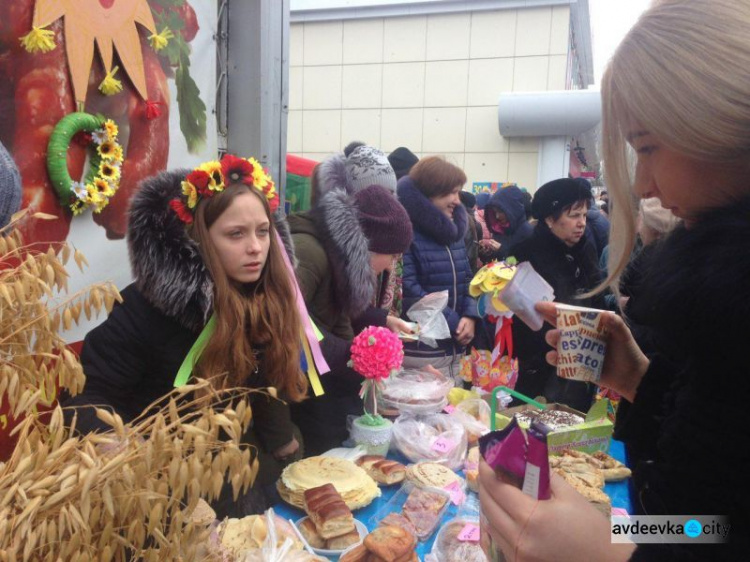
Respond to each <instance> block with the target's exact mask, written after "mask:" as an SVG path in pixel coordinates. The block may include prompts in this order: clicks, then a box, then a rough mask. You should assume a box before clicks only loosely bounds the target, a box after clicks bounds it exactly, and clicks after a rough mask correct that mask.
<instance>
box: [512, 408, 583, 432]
mask: <svg viewBox="0 0 750 562" xmlns="http://www.w3.org/2000/svg"><path fill="white" fill-rule="evenodd" d="M534 420H536V421H538V422H541V423H543V424H544V425H546V426H547V427H549V428H550V429H551V430H552V431H555V430H557V429H561V428H563V427H569V426H572V425H578V424H581V423H583V422H584V421H586V419H585V418H584V417H583V416H579V415H578V414H574V413H572V412H567V411H565V410H554V409H547V410H524V411H523V412H518V413H517V414H516V421H518V423H519V424H520V425H523V426H524V427H528V426H530V425H531V422H532V421H534Z"/></svg>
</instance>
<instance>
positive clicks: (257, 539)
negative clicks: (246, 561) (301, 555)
mask: <svg viewBox="0 0 750 562" xmlns="http://www.w3.org/2000/svg"><path fill="white" fill-rule="evenodd" d="M274 526H275V528H276V545H277V546H281V545H282V544H284V541H285V540H286V539H287V538H289V539H291V541H292V543H293V546H292V549H293V550H302V548H303V545H302V543H301V542H300V540H299V538H298V537H297V533H295V532H294V529H292V528H291V527H290V525H289V522H288V521H285V520H283V519H281V518H279V517H275V518H274ZM218 533H219V537H220V541H221V544H222V545H223V546H224V547H225V548H226V549H227V550H228V551H230V552H231V553H232V554H233V555H234V556H241V555H242V553H244V552H245V551H246V550H251V549H257V548H261V547H262V546H263V543H264V542H265V540H266V537H267V536H268V525H267V523H266V516H265V515H248V516H247V517H243V518H242V519H226V520H225V521H224V522H222V524H221V525H220V526H219V528H218Z"/></svg>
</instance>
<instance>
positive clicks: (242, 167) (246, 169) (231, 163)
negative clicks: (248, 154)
mask: <svg viewBox="0 0 750 562" xmlns="http://www.w3.org/2000/svg"><path fill="white" fill-rule="evenodd" d="M221 173H222V174H224V181H225V182H226V183H227V184H229V183H244V184H246V185H250V186H252V185H253V165H252V164H250V162H248V161H247V160H245V159H244V158H237V157H236V156H233V155H231V154H225V155H224V158H222V159H221Z"/></svg>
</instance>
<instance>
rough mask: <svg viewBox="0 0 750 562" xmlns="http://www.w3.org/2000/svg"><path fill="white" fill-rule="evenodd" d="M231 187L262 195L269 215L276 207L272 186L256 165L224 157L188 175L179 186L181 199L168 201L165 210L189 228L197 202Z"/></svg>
mask: <svg viewBox="0 0 750 562" xmlns="http://www.w3.org/2000/svg"><path fill="white" fill-rule="evenodd" d="M235 183H244V184H245V185H248V186H250V187H254V188H255V189H257V190H258V191H260V192H261V193H263V195H265V196H266V199H267V200H268V205H269V207H270V208H271V212H272V213H273V212H274V211H276V209H277V208H278V207H279V196H278V193H276V185H275V184H274V183H273V180H272V179H271V175H270V174H269V173H268V172H267V171H266V170H264V169H263V166H261V165H260V162H258V161H257V160H256V159H255V158H247V159H245V158H238V157H237V156H232V155H231V154H225V155H224V157H223V158H222V159H221V161H220V162H219V161H216V160H212V161H210V162H205V163H203V164H201V165H200V166H198V167H197V168H196V169H194V170H193V171H192V172H190V173H189V174H188V175H187V176H186V177H185V180H184V181H183V182H182V197H180V198H175V199H172V200H171V201H170V202H169V206H170V207H172V209H174V211H175V213H177V216H178V217H179V218H180V220H181V221H182V222H184V223H185V224H193V217H194V215H195V207H196V206H197V205H198V201H199V200H200V199H206V198H210V197H213V196H214V195H216V194H217V193H221V192H222V191H224V189H225V188H226V186H227V185H232V184H235Z"/></svg>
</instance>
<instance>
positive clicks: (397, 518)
mask: <svg viewBox="0 0 750 562" xmlns="http://www.w3.org/2000/svg"><path fill="white" fill-rule="evenodd" d="M378 525H395V526H396V527H401V528H402V529H405V530H407V531H409V532H410V533H411V534H412V535H414V536H415V537H416V536H417V530H416V529H415V528H414V525H412V524H411V521H409V520H408V519H407V518H406V517H404V516H403V515H402V514H400V513H396V512H393V513H389V514H388V515H386V516H385V517H383V519H381V521H380V523H378Z"/></svg>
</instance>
